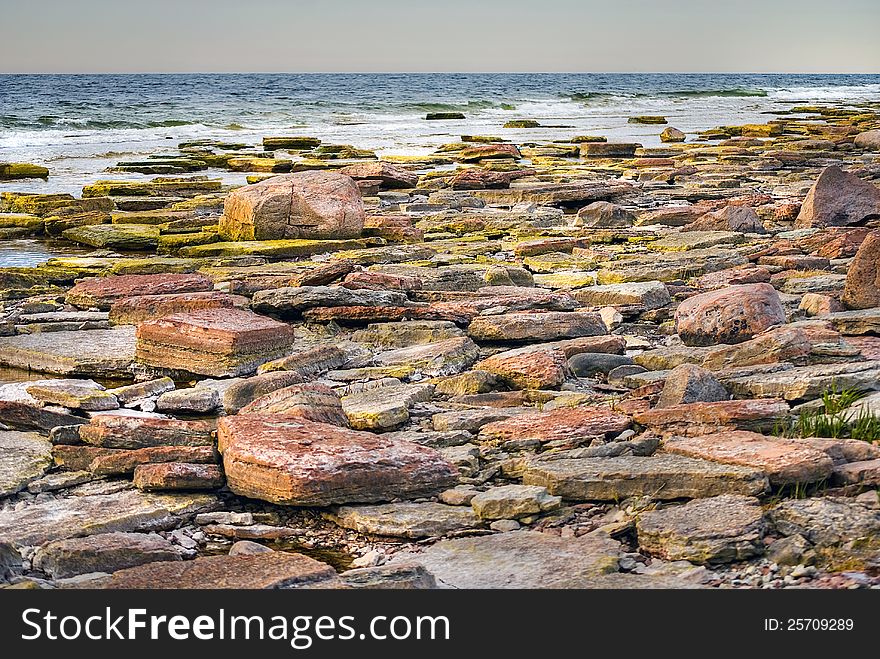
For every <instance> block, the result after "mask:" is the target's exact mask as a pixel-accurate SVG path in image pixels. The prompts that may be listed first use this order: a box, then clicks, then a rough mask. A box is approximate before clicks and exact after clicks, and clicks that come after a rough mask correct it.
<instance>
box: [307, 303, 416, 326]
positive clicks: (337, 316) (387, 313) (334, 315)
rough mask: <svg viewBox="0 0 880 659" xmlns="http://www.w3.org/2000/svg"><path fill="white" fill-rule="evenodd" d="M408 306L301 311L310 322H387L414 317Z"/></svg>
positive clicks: (330, 308)
mask: <svg viewBox="0 0 880 659" xmlns="http://www.w3.org/2000/svg"><path fill="white" fill-rule="evenodd" d="M413 311H414V310H413V309H412V308H410V307H379V306H377V307H368V306H356V307H313V308H311V309H307V310H306V311H303V313H302V317H303V319H304V320H306V321H307V322H310V323H329V322H331V321H333V322H337V323H356V324H360V323H388V322H394V321H398V320H406V319H407V318H416V317H417V316H416V315H415V314H413V313H411V312H413Z"/></svg>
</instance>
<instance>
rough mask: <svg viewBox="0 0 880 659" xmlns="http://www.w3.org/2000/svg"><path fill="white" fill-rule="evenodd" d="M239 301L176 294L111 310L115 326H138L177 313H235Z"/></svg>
mask: <svg viewBox="0 0 880 659" xmlns="http://www.w3.org/2000/svg"><path fill="white" fill-rule="evenodd" d="M235 303H236V299H235V298H234V297H232V296H231V295H226V294H225V293H212V292H202V293H174V294H170V295H139V296H137V297H127V298H122V299H120V300H117V301H116V302H114V303H113V306H111V307H110V322H111V323H113V324H114V325H137V324H138V323H142V322H144V321H147V320H154V319H156V318H162V317H164V316H170V315H172V314H176V313H188V312H191V311H201V310H203V309H231V308H232V307H234V306H235Z"/></svg>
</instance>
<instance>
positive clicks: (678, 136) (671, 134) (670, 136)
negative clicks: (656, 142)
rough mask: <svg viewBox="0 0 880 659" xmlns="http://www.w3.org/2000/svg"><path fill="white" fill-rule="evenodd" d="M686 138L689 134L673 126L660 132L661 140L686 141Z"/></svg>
mask: <svg viewBox="0 0 880 659" xmlns="http://www.w3.org/2000/svg"><path fill="white" fill-rule="evenodd" d="M685 139H687V135H685V134H684V133H683V132H681V131H680V130H678V128H673V127H672V126H669V127H668V128H664V129H663V132H662V133H660V141H661V142H684V141H685Z"/></svg>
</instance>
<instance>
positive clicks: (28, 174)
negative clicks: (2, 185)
mask: <svg viewBox="0 0 880 659" xmlns="http://www.w3.org/2000/svg"><path fill="white" fill-rule="evenodd" d="M48 177H49V170H48V169H47V168H46V167H43V166H42V165H32V164H31V163H27V162H0V181H11V180H16V179H25V178H48Z"/></svg>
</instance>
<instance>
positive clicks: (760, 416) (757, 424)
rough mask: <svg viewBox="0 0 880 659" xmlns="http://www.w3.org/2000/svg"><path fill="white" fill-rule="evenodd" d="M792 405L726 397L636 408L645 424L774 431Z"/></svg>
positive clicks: (767, 399)
mask: <svg viewBox="0 0 880 659" xmlns="http://www.w3.org/2000/svg"><path fill="white" fill-rule="evenodd" d="M788 414H789V407H788V403H786V402H785V401H784V400H779V399H777V398H764V399H758V400H724V401H718V402H710V403H703V402H696V403H686V404H680V405H668V406H664V407H660V406H659V405H658V406H657V407H655V408H654V409H651V410H645V411H643V412H636V413H635V414H633V420H634V421H635V422H636V423H638V424H640V425H643V426H652V427H661V428H663V427H669V426H680V427H682V428H689V427H693V426H733V427H735V428H738V429H741V430H754V431H760V430H765V431H767V432H770V431H772V430H773V427H774V426H775V425H776V424H778V423H779V422H780V421H782V420H784V419H785V418H787V417H788Z"/></svg>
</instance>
